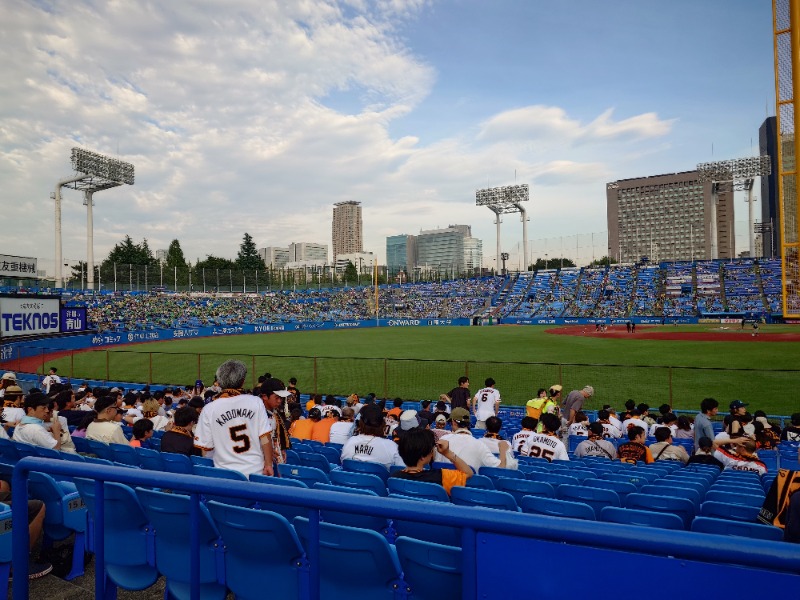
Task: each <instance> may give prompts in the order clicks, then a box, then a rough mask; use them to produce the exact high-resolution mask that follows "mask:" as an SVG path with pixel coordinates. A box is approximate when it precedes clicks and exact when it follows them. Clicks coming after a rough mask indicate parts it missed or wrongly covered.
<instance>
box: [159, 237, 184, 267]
mask: <svg viewBox="0 0 800 600" xmlns="http://www.w3.org/2000/svg"><path fill="white" fill-rule="evenodd" d="M164 266H165V267H169V268H170V269H174V268H175V267H178V270H180V269H186V268H187V267H188V266H189V265H188V263H187V262H186V257H185V256H184V255H183V249H181V243H180V242H179V241H178V240H172V241H171V242H170V244H169V249H168V250H167V260H166V262H165V263H164Z"/></svg>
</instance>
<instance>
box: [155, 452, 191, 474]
mask: <svg viewBox="0 0 800 600" xmlns="http://www.w3.org/2000/svg"><path fill="white" fill-rule="evenodd" d="M161 462H162V463H163V464H164V470H165V471H166V472H167V473H183V474H184V475H191V474H192V461H191V460H190V459H189V457H188V456H186V455H185V454H174V453H172V452H162V453H161Z"/></svg>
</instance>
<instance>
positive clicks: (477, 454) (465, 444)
mask: <svg viewBox="0 0 800 600" xmlns="http://www.w3.org/2000/svg"><path fill="white" fill-rule="evenodd" d="M479 393H480V392H479ZM450 422H451V423H452V425H453V431H452V432H451V433H449V434H448V435H444V436H442V438H441V441H447V443H448V445H449V448H450V449H451V450H452V451H453V452H455V453H456V454H457V455H458V456H460V457H461V458H462V459H463V460H464V462H465V463H467V464H468V465H469V466H470V467H472V468H473V470H474V471H475V472H476V473H477V472H478V471H479V470H480V468H481V467H502V468H506V454H507V452H506V450H507V448H505V447H503V448H502V451H501V452H500V458H497V457H496V456H495V455H494V454H492V453H491V452H489V449H488V448H487V447H486V446H485V445H484V444H483V443H482V442H481V441H480V440H478V439H475V438H474V437H472V432H470V430H469V425H470V418H469V411H468V410H467V409H466V408H454V409H453V410H452V412H451V413H450ZM503 444H505V445H506V446H508V442H506V441H503V442H500V446H503ZM445 459H446V457H445V456H443V455H441V454H439V453H438V452H437V454H436V460H437V461H443V460H445Z"/></svg>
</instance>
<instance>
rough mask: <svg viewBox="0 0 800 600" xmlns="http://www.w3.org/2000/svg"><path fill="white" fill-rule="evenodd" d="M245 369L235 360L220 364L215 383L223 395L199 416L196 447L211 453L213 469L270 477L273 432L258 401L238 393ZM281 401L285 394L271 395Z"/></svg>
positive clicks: (242, 384)
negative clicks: (278, 397) (218, 385)
mask: <svg viewBox="0 0 800 600" xmlns="http://www.w3.org/2000/svg"><path fill="white" fill-rule="evenodd" d="M246 377H247V367H246V366H245V365H244V363H242V362H239V361H238V360H229V361H226V362H224V363H222V364H221V365H220V366H219V368H218V369H217V380H218V381H219V384H220V386H222V393H221V394H220V395H219V397H218V398H217V399H216V400H214V401H213V402H212V403H211V404H209V405H208V406H206V407H205V408H204V409H203V412H201V413H200V421H199V422H198V424H197V429H196V431H195V446H197V447H198V448H200V449H201V450H202V451H203V454H204V455H205V454H207V453H210V452H211V451H212V450H213V451H214V466H215V467H220V468H223V469H231V470H233V471H239V472H240V473H243V474H244V475H251V474H252V473H263V474H264V475H273V470H272V460H273V456H272V454H273V451H272V429H271V424H270V421H269V418H268V417H267V410H266V409H265V408H264V403H263V402H262V401H261V398H258V397H256V396H252V395H250V394H243V393H242V392H241V390H242V387H243V386H244V382H245V378H246ZM274 393H275V394H277V395H278V396H281V397H282V398H286V397H287V396H288V395H289V393H290V392H289V391H288V390H277V391H275V392H274Z"/></svg>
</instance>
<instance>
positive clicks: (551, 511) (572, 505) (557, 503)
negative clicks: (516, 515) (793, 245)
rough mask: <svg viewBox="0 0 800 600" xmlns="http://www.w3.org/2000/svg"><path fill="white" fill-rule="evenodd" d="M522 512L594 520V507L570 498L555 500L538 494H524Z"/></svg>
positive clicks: (521, 505)
mask: <svg viewBox="0 0 800 600" xmlns="http://www.w3.org/2000/svg"><path fill="white" fill-rule="evenodd" d="M520 508H521V509H522V512H526V513H531V514H536V515H547V516H549V517H567V518H570V519H584V520H586V521H595V520H596V516H595V514H594V509H593V508H592V507H591V506H589V505H588V504H585V503H583V502H573V501H571V500H555V499H553V498H541V497H539V496H525V497H524V498H522V503H521V504H520Z"/></svg>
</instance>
